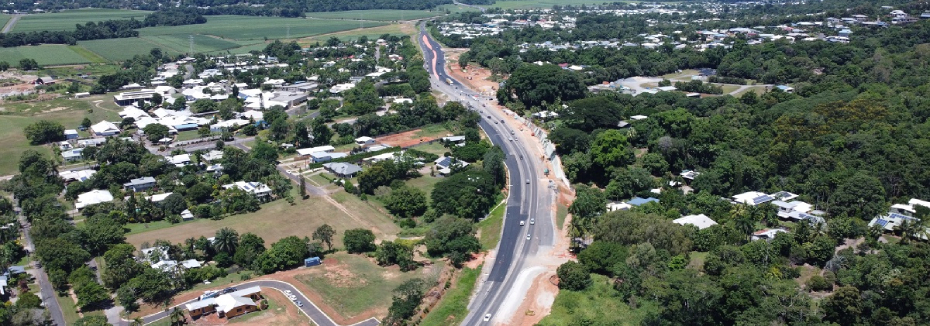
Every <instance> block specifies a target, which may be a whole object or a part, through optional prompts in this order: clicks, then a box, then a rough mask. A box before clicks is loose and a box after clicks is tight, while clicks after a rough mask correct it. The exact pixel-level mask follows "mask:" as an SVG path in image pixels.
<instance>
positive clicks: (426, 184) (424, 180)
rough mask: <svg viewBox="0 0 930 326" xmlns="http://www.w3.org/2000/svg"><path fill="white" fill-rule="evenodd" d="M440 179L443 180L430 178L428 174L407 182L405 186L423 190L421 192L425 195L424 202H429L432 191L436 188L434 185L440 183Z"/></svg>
mask: <svg viewBox="0 0 930 326" xmlns="http://www.w3.org/2000/svg"><path fill="white" fill-rule="evenodd" d="M442 179H443V178H440V177H431V176H429V174H424V175H423V176H422V177H419V178H415V179H410V180H407V185H408V186H410V187H413V188H417V189H420V190H423V192H425V193H426V201H427V202H429V200H430V196H431V195H432V193H433V189H434V188H436V184H437V183H439V181H442Z"/></svg>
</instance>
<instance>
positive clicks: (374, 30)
mask: <svg viewBox="0 0 930 326" xmlns="http://www.w3.org/2000/svg"><path fill="white" fill-rule="evenodd" d="M356 27H358V26H356ZM384 34H390V35H414V34H416V29H414V27H413V25H411V24H391V25H384V26H378V27H367V25H366V27H365V28H355V29H352V30H347V31H342V32H336V33H329V34H322V35H315V36H311V37H307V38H302V39H300V40H298V41H297V42H298V43H300V44H301V45H304V46H307V45H311V44H314V43H316V42H320V43H324V42H326V40H328V39H329V38H330V37H333V36H335V37H338V38H339V39H340V40H343V41H352V40H358V39H359V38H361V37H362V36H365V37H367V38H368V39H371V40H376V39H378V37H380V36H381V35H384Z"/></svg>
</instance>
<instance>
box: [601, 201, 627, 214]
mask: <svg viewBox="0 0 930 326" xmlns="http://www.w3.org/2000/svg"><path fill="white" fill-rule="evenodd" d="M630 208H633V205H630V204H627V203H624V202H608V203H607V211H608V212H613V211H626V210H629V209H630Z"/></svg>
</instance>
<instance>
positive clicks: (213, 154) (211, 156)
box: [200, 149, 223, 162]
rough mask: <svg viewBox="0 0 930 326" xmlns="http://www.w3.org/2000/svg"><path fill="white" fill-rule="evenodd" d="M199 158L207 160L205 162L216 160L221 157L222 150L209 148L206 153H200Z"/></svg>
mask: <svg viewBox="0 0 930 326" xmlns="http://www.w3.org/2000/svg"><path fill="white" fill-rule="evenodd" d="M200 158H201V159H202V160H204V161H207V162H213V161H216V160H221V159H223V151H218V150H215V149H214V150H210V151H209V152H207V153H206V154H203V155H201V156H200Z"/></svg>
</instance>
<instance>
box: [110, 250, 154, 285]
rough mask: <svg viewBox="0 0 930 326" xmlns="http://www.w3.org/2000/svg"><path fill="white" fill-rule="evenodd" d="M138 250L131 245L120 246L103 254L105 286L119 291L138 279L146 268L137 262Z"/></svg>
mask: <svg viewBox="0 0 930 326" xmlns="http://www.w3.org/2000/svg"><path fill="white" fill-rule="evenodd" d="M135 251H136V248H135V247H133V246H132V245H130V244H118V245H115V246H113V247H111V248H110V250H107V252H106V253H104V254H103V261H104V262H106V266H107V268H106V269H104V272H103V275H102V279H103V284H104V285H106V287H107V288H109V289H111V290H116V289H119V288H120V287H121V286H123V284H125V283H126V282H128V281H129V280H131V279H132V278H134V277H136V276H137V275H139V274H140V273H142V270H143V269H144V266H143V265H142V264H140V263H139V262H137V261H136V260H135V254H134V252H135Z"/></svg>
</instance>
